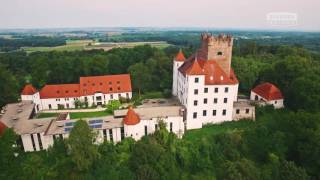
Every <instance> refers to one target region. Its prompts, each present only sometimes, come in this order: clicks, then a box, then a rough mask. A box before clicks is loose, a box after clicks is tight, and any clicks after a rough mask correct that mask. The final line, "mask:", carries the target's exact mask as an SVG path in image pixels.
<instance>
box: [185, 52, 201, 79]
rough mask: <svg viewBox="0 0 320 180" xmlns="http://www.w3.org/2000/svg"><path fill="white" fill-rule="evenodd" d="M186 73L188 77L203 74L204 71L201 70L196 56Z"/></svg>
mask: <svg viewBox="0 0 320 180" xmlns="http://www.w3.org/2000/svg"><path fill="white" fill-rule="evenodd" d="M186 73H187V74H188V75H203V74H204V70H203V69H202V68H201V66H200V64H199V62H198V59H197V55H196V57H195V60H194V61H193V63H192V65H191V67H190V68H189V69H188V70H187V71H186Z"/></svg>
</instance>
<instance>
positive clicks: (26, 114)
mask: <svg viewBox="0 0 320 180" xmlns="http://www.w3.org/2000/svg"><path fill="white" fill-rule="evenodd" d="M33 113H34V104H33V103H32V101H22V102H20V103H12V104H7V105H6V106H5V107H4V108H3V114H2V115H1V117H0V121H1V122H2V123H4V124H5V125H6V126H7V127H9V128H13V129H14V130H15V132H16V133H18V134H31V133H39V132H44V130H45V129H46V127H47V126H48V124H49V123H50V120H51V118H44V119H30V118H31V117H32V116H33Z"/></svg>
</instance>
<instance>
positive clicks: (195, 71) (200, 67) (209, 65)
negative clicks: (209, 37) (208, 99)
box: [179, 54, 239, 85]
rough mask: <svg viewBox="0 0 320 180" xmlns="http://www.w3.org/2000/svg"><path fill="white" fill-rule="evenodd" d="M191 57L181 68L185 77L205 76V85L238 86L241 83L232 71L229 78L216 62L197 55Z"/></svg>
mask: <svg viewBox="0 0 320 180" xmlns="http://www.w3.org/2000/svg"><path fill="white" fill-rule="evenodd" d="M196 56H197V57H195V55H193V56H191V57H190V58H189V59H188V60H187V61H185V62H184V63H183V65H182V66H181V67H180V68H179V71H180V72H181V73H182V74H183V75H205V84H206V85H214V84H238V83H239V81H238V79H237V77H236V75H235V73H234V71H233V70H232V69H231V72H230V75H229V76H228V75H227V74H226V73H225V72H224V71H223V70H222V68H221V67H220V66H219V64H218V63H217V62H216V60H205V59H203V57H202V55H199V54H197V55H196Z"/></svg>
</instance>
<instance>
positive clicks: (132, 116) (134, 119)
mask: <svg viewBox="0 0 320 180" xmlns="http://www.w3.org/2000/svg"><path fill="white" fill-rule="evenodd" d="M139 122H140V117H139V115H138V114H137V113H136V112H134V110H133V109H132V107H129V109H128V112H127V115H126V116H125V117H124V118H123V123H124V124H126V125H136V124H138V123H139Z"/></svg>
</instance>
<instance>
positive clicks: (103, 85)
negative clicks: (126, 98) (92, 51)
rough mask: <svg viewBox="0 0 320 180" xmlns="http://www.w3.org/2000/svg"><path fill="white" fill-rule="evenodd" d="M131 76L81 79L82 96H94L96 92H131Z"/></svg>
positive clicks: (121, 75)
mask: <svg viewBox="0 0 320 180" xmlns="http://www.w3.org/2000/svg"><path fill="white" fill-rule="evenodd" d="M131 91H132V89H131V79H130V75H129V74H119V75H108V76H90V77H80V93H81V95H92V94H94V93H96V92H102V93H103V94H109V93H122V92H131Z"/></svg>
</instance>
